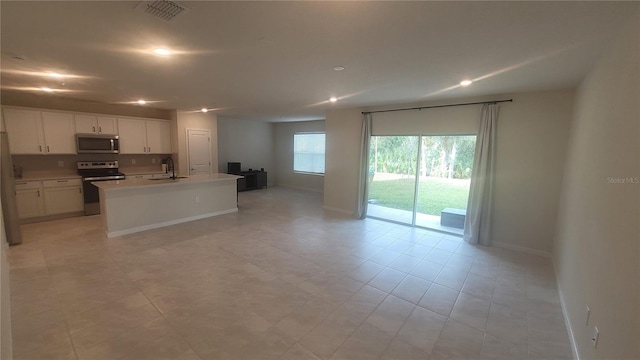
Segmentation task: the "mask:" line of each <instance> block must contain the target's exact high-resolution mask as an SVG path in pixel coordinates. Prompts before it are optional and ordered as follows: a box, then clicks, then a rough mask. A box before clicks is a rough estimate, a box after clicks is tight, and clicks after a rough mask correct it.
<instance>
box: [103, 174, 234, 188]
mask: <svg viewBox="0 0 640 360" xmlns="http://www.w3.org/2000/svg"><path fill="white" fill-rule="evenodd" d="M240 178H242V176H236V175H230V174H224V173H216V174H211V175H192V176H185V177H182V178H178V179H175V180H173V179H158V180H151V179H125V180H110V181H96V182H92V184H93V185H95V186H97V187H98V188H100V189H103V190H104V191H112V190H121V189H130V188H136V187H142V186H144V187H159V186H169V185H177V184H195V183H202V182H214V181H229V180H235V179H240Z"/></svg>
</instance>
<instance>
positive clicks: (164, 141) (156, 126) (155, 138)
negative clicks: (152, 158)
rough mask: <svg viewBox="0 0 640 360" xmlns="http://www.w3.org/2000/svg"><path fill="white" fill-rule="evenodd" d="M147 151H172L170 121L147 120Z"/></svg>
mask: <svg viewBox="0 0 640 360" xmlns="http://www.w3.org/2000/svg"><path fill="white" fill-rule="evenodd" d="M146 125H147V152H148V153H149V154H170V153H171V127H170V126H169V122H168V121H163V120H147V121H146Z"/></svg>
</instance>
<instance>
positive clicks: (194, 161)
mask: <svg viewBox="0 0 640 360" xmlns="http://www.w3.org/2000/svg"><path fill="white" fill-rule="evenodd" d="M187 147H188V154H189V175H201V174H210V173H211V133H210V132H209V130H198V129H187Z"/></svg>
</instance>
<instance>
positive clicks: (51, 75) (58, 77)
mask: <svg viewBox="0 0 640 360" xmlns="http://www.w3.org/2000/svg"><path fill="white" fill-rule="evenodd" d="M47 75H49V76H50V77H52V78H57V79H60V78H61V77H63V76H64V75H62V74H60V73H57V72H50V73H48V74H47Z"/></svg>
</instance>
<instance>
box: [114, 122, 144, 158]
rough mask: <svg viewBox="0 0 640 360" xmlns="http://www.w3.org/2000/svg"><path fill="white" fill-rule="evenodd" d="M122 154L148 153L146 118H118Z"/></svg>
mask: <svg viewBox="0 0 640 360" xmlns="http://www.w3.org/2000/svg"><path fill="white" fill-rule="evenodd" d="M118 131H119V135H120V154H146V153H147V130H146V124H145V120H140V119H127V118H118Z"/></svg>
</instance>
